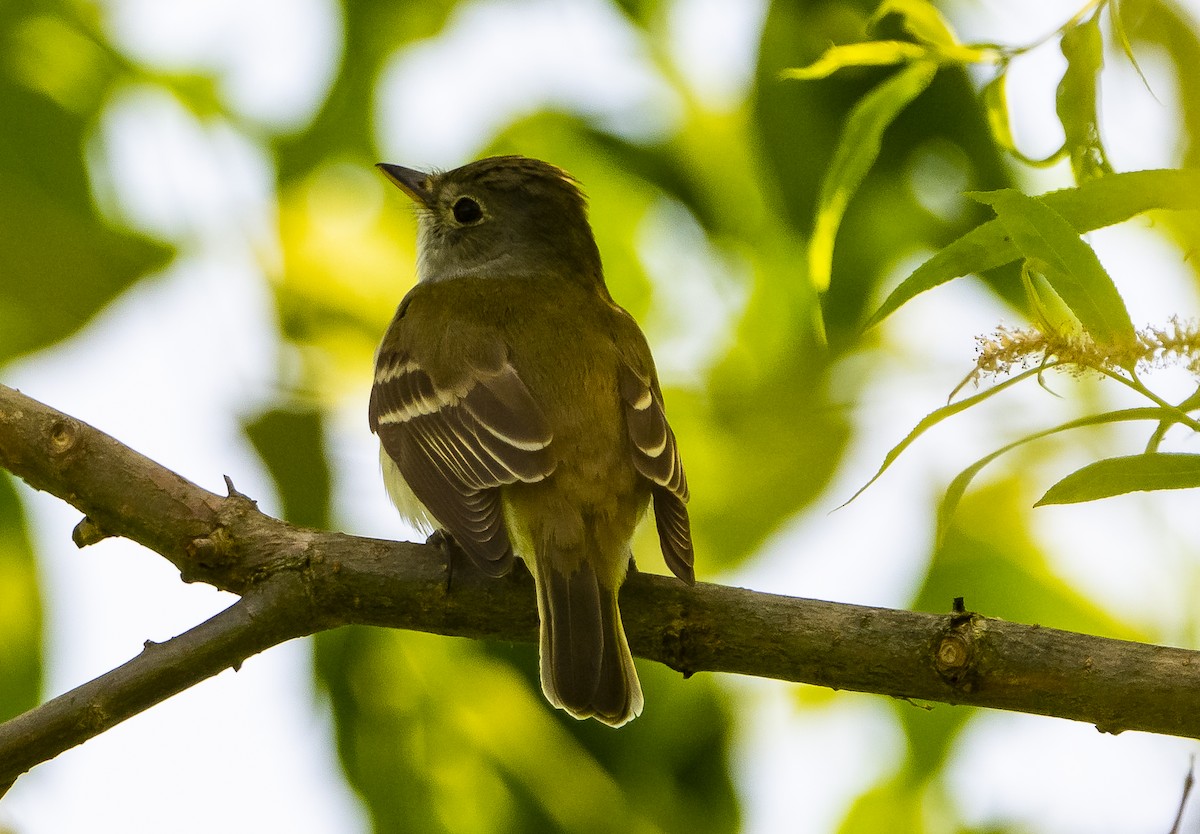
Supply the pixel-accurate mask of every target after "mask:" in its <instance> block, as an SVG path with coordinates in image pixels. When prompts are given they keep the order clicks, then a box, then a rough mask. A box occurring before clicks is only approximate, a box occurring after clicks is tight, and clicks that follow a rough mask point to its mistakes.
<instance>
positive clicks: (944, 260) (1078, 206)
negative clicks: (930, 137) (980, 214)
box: [867, 169, 1200, 327]
mask: <svg viewBox="0 0 1200 834" xmlns="http://www.w3.org/2000/svg"><path fill="white" fill-rule="evenodd" d="M1038 199H1040V200H1041V201H1042V202H1043V203H1045V204H1046V205H1047V206H1049V207H1050V208H1052V209H1054V211H1056V212H1058V213H1059V214H1061V215H1062V216H1063V217H1064V218H1066V219H1067V221H1068V222H1069V223H1070V224H1071V226H1072V227H1073V228H1074V229H1075V231H1076V232H1078V233H1080V234H1082V233H1084V232H1090V231H1092V230H1093V229H1100V228H1103V227H1105V226H1111V225H1113V224H1114V223H1120V222H1122V221H1124V220H1128V219H1129V218H1130V217H1133V216H1135V215H1138V214H1142V213H1143V212H1147V211H1153V210H1156V209H1167V210H1173V211H1200V171H1195V170H1188V169H1181V170H1152V171H1131V172H1129V173H1124V174H1111V175H1109V176H1107V177H1102V178H1100V179H1097V180H1091V181H1088V182H1084V183H1081V184H1080V185H1078V186H1077V187H1075V188H1065V189H1062V190H1061V191H1051V192H1050V193H1048V194H1043V195H1041V197H1039V198H1038ZM1019 257H1021V252H1020V250H1019V249H1017V247H1016V245H1015V244H1014V243H1013V242H1012V241H1011V240H1009V239H1008V235H1007V232H1006V231H1005V229H1004V226H1003V225H1001V223H1000V221H999V220H989V221H988V222H986V223H984V224H982V225H980V226H977V227H975V228H974V229H972V230H971V231H969V232H967V233H966V234H965V235H963V236H962V237H960V238H959V239H958V240H956V241H954V242H953V243H951V244H950V245H949V246H947V247H945V248H944V249H942V250H941V251H939V252H938V253H937V254H936V255H934V256H933V257H932V258H930V259H929V260H928V261H926V262H925V263H923V264H921V266H919V267H917V269H916V270H915V271H914V272H913V273H912V274H911V275H909V276H908V277H907V278H905V279H904V281H902V282H901V283H900V286H898V287H896V289H894V290H893V291H892V293H891V295H889V296H888V297H887V299H886V300H885V301H884V302H883V305H882V306H881V307H880V308H879V310H878V311H877V312H876V313H875V315H873V316H871V318H870V320H869V321H868V322H867V327H871V326H872V325H875V324H878V323H879V322H881V321H883V320H884V319H885V318H887V317H888V316H890V315H891V314H892V313H894V312H895V311H896V310H898V309H899V308H900V307H902V306H903V305H904V304H906V303H908V302H909V301H910V300H911V299H912V298H914V297H915V296H917V295H920V294H921V293H923V292H925V291H926V290H930V289H933V288H934V287H936V286H939V285H941V284H944V283H946V282H947V281H952V280H954V279H955V278H960V277H962V276H964V275H970V274H972V273H978V272H985V271H987V270H989V269H995V268H996V267H998V266H1003V265H1004V264H1006V263H1009V262H1010V261H1015V260H1016V259H1017V258H1019Z"/></svg>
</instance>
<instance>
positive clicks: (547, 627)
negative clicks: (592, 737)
mask: <svg viewBox="0 0 1200 834" xmlns="http://www.w3.org/2000/svg"><path fill="white" fill-rule="evenodd" d="M550 556H551V554H547V553H539V554H538V558H536V559H535V560H534V561H535V565H534V571H533V572H534V577H535V579H536V584H537V594H538V615H539V617H540V619H541V641H540V642H541V652H540V654H541V669H542V691H543V692H544V693H545V694H546V699H547V700H548V701H550V703H552V704H554V706H556V707H558V708H560V709H563V710H566V711H567V712H568V713H570V714H571V715H573V716H574V717H576V718H596V719H597V720H599V721H602V722H604V723H605V724H608V725H609V726H611V727H620V726H621V725H622V724H625V723H626V722H628V721H631V720H633V719H634V718H636V717H637V716H639V715H640V714H641V712H642V703H643V702H642V686H641V684H640V683H639V682H638V676H637V670H636V669H635V668H634V666H633V655H632V654H630V652H629V643H628V641H627V640H626V639H625V629H624V627H623V626H622V625H621V612H620V610H619V609H618V608H617V592H618V591H619V590H620V582H619V581H617V582H614V583H613V584H612V585H611V586H610V585H608V584H606V583H605V582H603V581H601V580H600V578H599V577H598V576H597V574H596V571H595V569H594V568H593V567H592V564H591V560H589V559H581V560H578V561H577V563H576V565H575V566H572V567H570V568H565V567H564V566H563V565H562V564H561V562H563V561H566V560H560V559H554V558H547V557H550ZM571 561H575V560H571ZM622 573H623V571H622ZM622 578H623V577H622Z"/></svg>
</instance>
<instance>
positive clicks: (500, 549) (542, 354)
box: [370, 156, 695, 727]
mask: <svg viewBox="0 0 1200 834" xmlns="http://www.w3.org/2000/svg"><path fill="white" fill-rule="evenodd" d="M379 167H380V169H382V171H383V172H384V174H386V175H387V177H388V178H389V179H390V180H391V181H392V182H393V183H395V184H396V185H398V186H399V187H400V189H401V190H402V191H404V193H405V194H407V195H408V196H409V197H410V198H412V200H413V201H414V202H415V204H416V207H417V213H418V218H419V220H418V222H419V232H418V242H417V245H418V253H417V279H418V282H417V285H416V286H415V287H414V288H413V289H412V290H411V291H410V292H409V293H408V295H406V296H405V297H404V300H403V301H401V303H400V307H399V309H397V311H396V315H395V318H393V320H392V323H391V325H390V327H389V328H388V330H387V333H386V335H385V336H384V337H383V343H382V344H381V345H380V348H379V352H378V355H377V357H376V366H375V384H374V388H373V389H372V391H371V404H370V422H371V430H372V431H374V432H375V433H376V434H378V436H379V441H380V446H381V455H380V459H381V461H382V464H383V472H384V480H385V483H386V484H387V488H388V492H389V494H390V495H391V498H392V500H393V502H394V503H395V504H396V506H397V508H398V509H399V510H400V513H401V514H402V515H403V516H405V517H406V518H408V519H409V520H410V521H412V522H414V523H415V524H416V525H417V526H418V528H424V529H425V531H426V532H430V531H432V530H434V529H438V530H442V531H444V532H445V533H447V534H449V536H450V537H451V538H452V539H453V541H454V542H456V543H457V544H458V545H459V546H460V547H461V548H462V549H463V550H464V551H465V552H466V553H467V554H468V555H469V556H470V557H471V559H472V560H473V561H474V562H475V564H477V565H478V566H479V567H480V568H481V569H482V570H483V571H484V572H486V573H488V574H491V575H494V576H500V575H502V574H504V573H506V572H507V571H508V570H509V568H510V567H511V565H512V557H513V554H514V553H515V554H516V555H518V556H520V557H521V558H522V559H523V560H524V561H525V562H526V564H527V565H528V566H529V568H530V570H531V573H532V574H533V578H534V581H535V584H536V586H537V604H538V614H539V616H540V618H541V631H540V635H541V636H540V654H541V678H542V691H543V692H545V694H546V698H547V699H548V700H549V701H550V703H552V704H554V706H556V707H559V708H561V709H564V710H566V711H567V712H568V713H570V714H571V715H573V716H575V717H576V718H588V717H595V718H597V719H599V720H600V721H603V722H604V723H605V724H609V725H611V726H614V727H619V726H621V725H622V724H624V723H626V722H627V721H629V720H631V719H632V718H635V717H636V716H637V715H639V714H640V713H641V711H642V690H641V685H640V684H639V683H638V678H637V672H636V671H635V669H634V666H633V656H632V655H631V654H630V651H629V644H628V642H627V641H626V639H625V631H624V628H623V627H622V625H621V614H620V611H619V610H618V608H617V592H618V591H619V590H620V587H621V583H622V582H624V580H625V575H626V572H627V570H628V567H629V564H630V561H631V559H632V554H631V551H630V540H631V539H632V537H633V532H634V528H635V526H636V525H637V523H638V520H639V519H640V518H641V516H642V515H644V513H645V512H646V509H647V507H648V506H649V505H650V503H651V502H653V505H654V516H655V521H656V523H657V527H658V534H659V541H660V543H661V547H662V552H663V557H664V558H665V560H666V563H667V565H668V566H669V567H670V568H671V570H672V571H673V572H674V573H675V575H676V576H678V577H679V578H680V579H682V580H683V581H684V582H687V583H688V584H691V583H693V582H694V581H695V579H694V574H693V569H692V564H693V554H692V540H691V529H690V525H689V521H688V514H687V509H686V507H685V506H684V505H685V503H686V502H687V500H688V487H687V480H686V478H685V477H684V473H683V466H682V464H681V463H680V459H679V450H678V449H677V447H676V444H675V435H674V433H673V432H672V431H671V427H670V426H669V425H668V424H667V420H666V416H665V414H664V412H663V398H662V391H661V390H660V389H659V384H658V377H657V373H656V372H655V369H654V360H653V358H652V357H651V355H650V348H649V347H648V346H647V344H646V339H645V337H644V336H643V335H642V332H641V330H640V329H639V328H638V326H637V324H636V323H635V322H634V320H633V318H632V317H631V316H630V315H629V314H628V313H627V312H626V311H625V310H623V309H622V308H621V307H619V306H618V305H617V304H616V303H615V302H614V301H613V299H612V297H611V296H610V295H609V292H608V288H607V286H606V285H605V283H604V275H603V272H602V270H601V266H600V253H599V250H598V249H597V247H596V242H595V239H594V237H593V236H592V230H591V227H590V225H589V224H588V219H587V207H586V202H585V200H584V197H583V194H582V192H581V191H580V189H579V186H578V184H577V183H576V181H575V180H574V179H573V178H572V177H571V176H570V175H569V174H567V173H566V172H564V171H562V170H560V169H559V168H556V167H554V166H553V165H550V164H548V163H545V162H540V161H538V160H535V159H527V158H525V157H520V156H504V157H492V158H488V159H482V160H479V161H477V162H473V163H471V164H469V165H465V166H463V167H461V168H457V169H455V170H453V171H448V172H446V173H432V174H427V173H422V172H420V171H414V170H411V169H409V168H401V167H399V166H397V165H388V164H380V165H379Z"/></svg>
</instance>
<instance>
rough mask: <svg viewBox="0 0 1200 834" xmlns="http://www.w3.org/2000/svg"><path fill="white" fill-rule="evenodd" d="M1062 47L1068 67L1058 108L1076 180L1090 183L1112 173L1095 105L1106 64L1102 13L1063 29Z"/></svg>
mask: <svg viewBox="0 0 1200 834" xmlns="http://www.w3.org/2000/svg"><path fill="white" fill-rule="evenodd" d="M1060 46H1061V49H1062V53H1063V57H1064V58H1066V59H1067V69H1066V71H1065V72H1064V73H1063V77H1062V81H1060V82H1059V84H1058V91H1057V95H1056V96H1055V110H1056V111H1057V113H1058V120H1059V121H1060V122H1062V126H1063V135H1064V137H1065V139H1064V146H1065V147H1066V149H1067V152H1068V153H1069V154H1070V156H1071V170H1072V171H1073V172H1074V174H1075V181H1076V182H1087V181H1088V180H1092V179H1096V178H1098V177H1102V176H1105V175H1106V174H1111V173H1112V172H1113V169H1112V165H1110V164H1109V162H1108V158H1107V156H1105V153H1104V146H1103V144H1101V141H1100V124H1099V113H1098V111H1097V105H1096V99H1097V94H1096V79H1097V77H1098V76H1099V74H1100V70H1101V68H1102V67H1103V66H1104V41H1103V39H1102V38H1101V37H1100V13H1099V12H1097V13H1095V14H1093V15H1092V16H1091V17H1090V18H1089V19H1088V20H1086V21H1084V22H1082V23H1080V24H1079V25H1077V26H1072V27H1070V28H1068V29H1067V30H1066V31H1065V32H1063V36H1062V41H1061V44H1060Z"/></svg>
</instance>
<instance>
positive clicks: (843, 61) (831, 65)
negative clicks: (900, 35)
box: [780, 41, 929, 81]
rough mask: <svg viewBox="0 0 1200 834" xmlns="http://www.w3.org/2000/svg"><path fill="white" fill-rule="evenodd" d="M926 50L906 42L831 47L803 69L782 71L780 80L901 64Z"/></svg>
mask: <svg viewBox="0 0 1200 834" xmlns="http://www.w3.org/2000/svg"><path fill="white" fill-rule="evenodd" d="M928 54H929V49H928V48H926V47H924V46H921V45H920V44H916V43H910V42H908V41H866V42H864V43H847V44H841V45H838V46H831V47H829V49H827V50H825V53H824V54H823V55H821V57H820V58H818V59H817V60H816V61H814V62H813V63H811V64H809V65H808V66H806V67H795V68H793V69H785V70H784V71H783V72H782V73H780V77H782V78H787V79H792V80H795V81H812V80H814V79H817V78H825V77H827V76H830V75H833V74H834V73H835V72H837V71H838V70H840V69H844V68H846V67H882V66H889V65H891V64H904V63H908V62H909V61H916V60H919V59H921V58H925V57H927V56H928Z"/></svg>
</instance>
